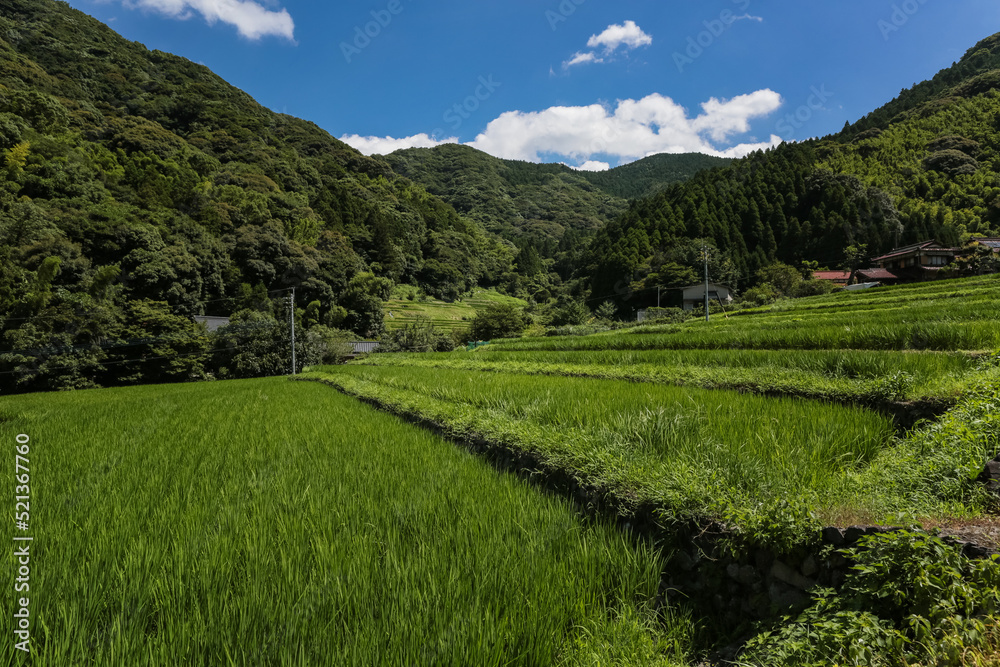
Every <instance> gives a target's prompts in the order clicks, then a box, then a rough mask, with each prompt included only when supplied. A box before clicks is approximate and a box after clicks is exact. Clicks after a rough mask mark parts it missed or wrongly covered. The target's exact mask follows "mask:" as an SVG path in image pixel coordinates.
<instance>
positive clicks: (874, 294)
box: [364, 276, 1000, 405]
mask: <svg viewBox="0 0 1000 667" xmlns="http://www.w3.org/2000/svg"><path fill="white" fill-rule="evenodd" d="M998 295H1000V277H998V276H983V277H978V278H964V279H958V280H950V281H938V282H931V283H922V284H916V285H907V286H899V287H885V288H876V289H870V290H866V291H862V292H840V293H835V294H830V295H827V296H820V297H809V298H803V299H794V300H783V301H780V302H778V303H776V304H774V305H771V306H767V307H763V308H757V309H753V310H747V311H737V312H734V313H731V314H729V315H723V314H719V315H713V316H712V319H711V321H710V322H705V321H703V320H701V319H694V320H689V321H687V322H684V323H682V324H657V323H655V322H653V323H650V324H644V325H639V326H634V327H631V328H627V329H622V330H617V331H608V332H605V333H598V334H593V335H589V336H550V337H534V338H531V337H526V338H516V339H508V340H499V341H494V342H493V343H492V344H491V345H489V346H488V347H486V348H483V349H481V350H477V351H476V352H475V354H468V355H455V354H424V355H376V356H374V357H371V358H369V359H367V360H366V361H365V362H364V363H367V364H372V365H387V366H409V365H414V366H423V367H430V366H433V367H441V368H456V369H467V370H484V371H495V372H505V371H509V372H518V373H531V374H548V375H565V376H574V375H575V376H587V377H595V378H605V379H622V380H633V381H640V382H652V383H660V384H674V385H683V386H694V387H703V388H709V389H737V390H748V391H752V392H756V393H761V394H783V395H789V396H804V397H810V398H824V399H833V400H839V401H850V402H854V403H861V404H867V405H877V404H884V403H885V402H886V401H896V402H899V401H913V400H925V401H927V400H929V401H931V402H937V403H939V404H947V403H949V402H952V401H953V400H954V399H955V398H956V397H957V396H958V395H960V394H961V392H962V391H963V389H964V388H965V387H967V386H968V385H970V384H972V383H975V382H976V381H978V379H980V378H983V377H995V371H994V370H991V369H993V368H995V366H996V364H995V363H994V362H993V361H992V357H991V356H990V353H991V352H992V351H994V350H996V349H997V348H998V347H1000V306H998V305H997V296H998Z"/></svg>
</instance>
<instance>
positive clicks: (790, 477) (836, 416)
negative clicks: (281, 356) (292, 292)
mask: <svg viewBox="0 0 1000 667" xmlns="http://www.w3.org/2000/svg"><path fill="white" fill-rule="evenodd" d="M308 377H313V378H316V379H322V380H324V381H327V382H330V383H332V384H335V385H337V386H339V387H341V388H343V389H344V390H345V391H348V392H350V393H352V394H355V395H358V396H363V397H365V398H373V399H376V400H378V401H380V402H382V403H383V404H385V405H387V406H389V407H392V408H393V409H396V410H398V411H400V412H404V413H409V414H417V415H420V416H421V417H423V418H425V419H430V420H431V421H434V422H436V423H439V424H441V425H443V426H444V427H446V428H447V429H448V430H450V431H451V432H453V433H455V434H456V435H458V436H463V437H469V436H471V435H481V436H485V437H488V438H490V439H492V440H495V441H498V442H501V443H503V444H506V445H508V446H512V447H515V448H518V449H523V450H526V451H531V452H533V453H535V454H536V455H538V456H539V457H541V458H542V459H543V460H544V461H545V462H546V463H547V464H548V465H550V466H552V467H555V468H558V469H560V470H564V471H567V472H570V473H571V474H573V475H575V476H577V477H578V478H579V479H580V480H581V481H583V482H585V483H587V484H593V485H595V486H597V487H599V488H604V489H607V490H609V492H611V493H612V494H615V495H616V496H617V497H619V498H621V499H630V500H629V501H628V502H635V503H641V502H651V503H653V504H655V505H658V506H660V507H663V508H665V511H669V512H670V513H671V514H672V515H674V516H676V517H684V516H686V517H689V518H696V517H700V518H706V517H707V518H715V519H721V520H726V519H735V518H739V520H740V521H741V522H742V523H744V524H746V525H748V526H749V525H755V522H767V521H770V520H772V518H774V517H775V516H777V515H778V514H780V513H782V512H784V511H785V510H784V508H785V507H786V504H787V500H788V499H789V498H796V499H805V500H809V501H810V502H811V503H812V504H814V505H816V504H819V501H820V499H821V498H826V497H830V496H832V495H836V493H838V488H839V485H840V484H841V483H842V481H843V476H844V474H845V473H846V472H847V471H849V470H855V469H860V468H863V467H865V466H866V465H867V463H868V462H869V461H870V460H871V459H872V458H873V457H874V456H876V455H877V454H878V453H879V452H880V451H882V450H883V449H884V448H885V447H886V446H887V445H888V444H889V443H890V441H891V436H892V431H893V428H892V424H891V422H890V421H889V420H888V419H887V418H884V417H881V416H879V415H877V414H875V413H873V412H870V411H868V410H864V409H861V408H850V407H845V406H838V405H832V404H827V403H821V402H816V401H806V400H801V399H777V398H766V397H762V396H755V395H748V394H740V393H736V392H729V391H707V390H698V389H691V388H678V387H671V386H659V385H649V384H635V383H626V382H613V381H602V380H591V379H579V378H564V377H542V376H524V375H513V374H499V373H497V374H488V375H484V374H482V373H476V372H467V371H457V370H444V369H426V368H420V367H405V368H395V367H364V366H346V367H335V368H329V369H323V370H322V371H317V372H315V373H312V374H309V375H308ZM626 504H627V503H626ZM771 537H775V536H771ZM779 537H780V539H786V538H789V537H790V536H789V535H787V534H783V535H781V536H779Z"/></svg>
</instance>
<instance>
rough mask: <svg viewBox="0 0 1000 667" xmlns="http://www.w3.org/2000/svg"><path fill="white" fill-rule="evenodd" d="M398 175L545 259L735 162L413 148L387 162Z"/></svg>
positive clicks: (451, 147) (684, 157) (459, 147)
mask: <svg viewBox="0 0 1000 667" xmlns="http://www.w3.org/2000/svg"><path fill="white" fill-rule="evenodd" d="M385 159H386V161H388V162H389V164H391V165H392V167H393V169H394V170H395V171H396V172H398V173H400V174H402V175H404V176H406V177H408V178H410V179H412V180H414V181H416V182H418V183H420V184H421V185H423V186H424V187H426V188H427V190H428V191H429V192H431V193H433V194H435V195H438V196H440V197H441V198H442V199H444V200H445V201H447V202H448V203H450V204H451V205H452V206H454V207H455V209H456V210H458V212H459V213H461V214H462V215H465V216H467V217H469V218H470V219H472V220H475V221H476V222H479V223H480V224H482V225H483V227H485V228H486V229H488V230H490V231H492V232H496V233H497V234H500V235H502V236H504V237H505V238H508V239H511V240H514V241H520V242H524V241H527V240H531V241H533V242H534V243H535V244H536V245H537V246H539V249H540V250H541V251H542V253H543V255H544V256H551V255H552V254H553V252H554V248H555V246H556V243H557V242H558V241H560V240H561V239H562V238H563V237H564V236H565V235H566V233H567V232H569V231H571V230H572V232H576V233H579V234H574V235H573V238H574V239H576V238H578V237H579V235H583V236H586V235H589V234H590V233H592V232H594V231H595V230H597V229H600V228H602V227H603V226H604V225H605V224H606V223H607V222H608V221H609V220H611V219H613V218H616V217H618V216H619V215H621V214H622V213H624V212H625V210H626V209H627V207H628V200H630V199H635V198H638V197H643V196H648V195H651V194H654V193H655V192H657V191H658V190H661V189H663V188H664V187H666V186H667V185H670V184H673V183H679V182H682V181H685V180H687V179H689V178H691V176H693V175H694V174H695V173H697V172H698V171H700V170H702V169H710V168H712V167H718V166H722V165H725V164H728V163H729V162H730V160H727V159H724V158H714V157H710V156H707V155H700V154H696V153H692V154H687V155H655V156H652V157H648V158H645V159H642V160H639V161H637V162H634V163H631V164H628V165H625V166H622V167H617V168H615V169H611V170H609V171H605V172H587V171H577V170H575V169H571V168H569V167H567V166H565V165H562V164H534V163H531V162H523V161H520V160H502V159H500V158H495V157H493V156H491V155H488V154H486V153H483V152H482V151H479V150H476V149H474V148H471V147H469V146H462V145H457V144H445V145H443V146H437V147H435V148H409V149H404V150H399V151H396V152H394V153H391V154H390V155H387V156H385Z"/></svg>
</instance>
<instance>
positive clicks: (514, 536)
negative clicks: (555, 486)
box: [0, 379, 694, 667]
mask: <svg viewBox="0 0 1000 667" xmlns="http://www.w3.org/2000/svg"><path fill="white" fill-rule="evenodd" d="M0 417H2V418H0V431H2V432H3V437H4V439H5V440H6V441H8V442H10V443H13V442H14V441H15V436H16V435H17V434H19V433H25V434H30V446H31V454H30V456H29V457H28V458H29V459H30V470H31V495H32V498H31V501H32V502H31V505H32V508H33V509H34V512H33V513H32V515H31V534H32V535H33V536H34V541H33V542H32V543H31V547H30V548H31V574H30V601H31V602H30V607H29V608H30V612H31V619H32V622H33V628H34V630H33V636H32V645H31V655H30V661H25V662H24V664H29V662H30V664H32V665H36V666H39V665H51V666H54V667H55V666H58V667H65V666H70V665H128V666H133V665H404V664H412V665H417V664H421V665H472V664H475V665H541V664H546V665H547V664H567V665H575V664H595V665H596V664H661V665H668V664H684V662H685V660H686V657H685V656H686V651H687V650H688V648H687V647H688V646H689V645H690V637H691V635H692V633H693V628H694V625H693V623H692V622H691V621H690V619H689V618H687V617H686V616H684V615H683V613H681V612H679V611H678V612H676V613H675V612H674V611H672V610H670V609H667V608H663V607H660V608H658V609H657V604H656V599H657V587H658V585H659V581H660V573H661V571H662V569H663V561H662V556H661V555H660V554H659V553H658V552H657V551H655V550H654V549H653V548H652V547H651V546H650V545H648V544H644V543H642V542H638V541H635V540H632V539H628V538H627V537H625V536H624V534H623V533H621V532H620V531H618V530H616V529H615V528H614V527H612V526H610V525H605V524H604V523H602V522H601V521H597V520H586V519H583V518H581V517H580V516H578V515H577V513H576V511H575V509H574V508H573V507H572V506H571V504H570V503H569V502H568V501H567V500H564V499H560V498H556V497H554V496H551V495H546V494H540V493H539V492H538V491H537V489H535V488H532V487H531V486H530V485H528V484H526V483H525V482H523V481H520V480H519V479H517V478H516V477H514V476H510V475H499V474H497V473H496V471H495V470H493V469H492V468H490V467H489V466H488V465H487V464H486V463H484V462H482V461H481V460H479V459H478V458H476V457H475V456H473V455H471V454H469V453H467V452H465V451H464V450H461V449H460V448H456V447H455V446H454V445H453V444H451V443H448V442H446V441H444V440H442V439H441V438H440V437H437V436H434V435H431V434H428V433H426V432H425V431H422V430H421V429H418V428H416V427H413V426H410V425H407V424H404V423H402V422H400V421H399V420H398V419H397V418H395V417H392V416H389V415H385V414H380V413H378V412H376V411H375V410H373V409H371V408H369V407H367V406H364V405H362V404H361V403H359V402H357V401H355V400H354V399H351V398H349V397H347V396H344V395H342V394H339V393H338V392H335V391H333V390H331V389H330V388H329V387H325V386H322V385H320V384H317V383H305V382H289V381H287V380H285V379H267V380H251V381H236V382H226V383H206V384H197V385H182V386H178V385H174V386H145V387H135V388H128V389H116V390H90V391H80V392H74V393H63V394H48V395H25V396H17V397H7V398H4V399H2V400H0ZM12 572H14V568H9V569H8V573H12ZM7 584H8V590H12V588H13V584H14V582H13V575H12V574H8V576H7ZM26 595H27V594H26ZM5 617H7V618H10V616H9V614H6V613H5ZM7 635H8V640H7V641H6V642H4V645H3V648H2V650H0V654H2V656H3V657H2V660H3V664H17V663H19V662H22V661H21V660H19V656H21V655H22V654H21V653H20V652H19V651H15V650H14V648H13V642H12V641H11V640H10V632H8V633H7Z"/></svg>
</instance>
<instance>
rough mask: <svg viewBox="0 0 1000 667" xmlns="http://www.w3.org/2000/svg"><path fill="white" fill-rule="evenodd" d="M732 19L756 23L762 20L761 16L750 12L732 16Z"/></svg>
mask: <svg viewBox="0 0 1000 667" xmlns="http://www.w3.org/2000/svg"><path fill="white" fill-rule="evenodd" d="M733 20H734V21H757V22H758V23H763V22H764V17H763V16H753V15H752V14H744V15H743V16H734V17H733Z"/></svg>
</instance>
